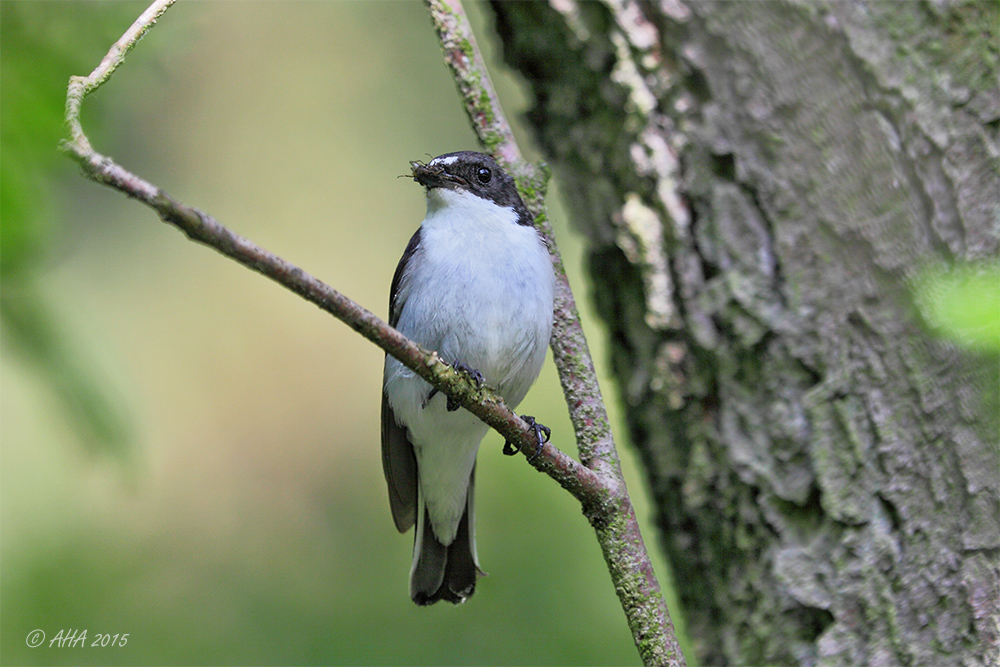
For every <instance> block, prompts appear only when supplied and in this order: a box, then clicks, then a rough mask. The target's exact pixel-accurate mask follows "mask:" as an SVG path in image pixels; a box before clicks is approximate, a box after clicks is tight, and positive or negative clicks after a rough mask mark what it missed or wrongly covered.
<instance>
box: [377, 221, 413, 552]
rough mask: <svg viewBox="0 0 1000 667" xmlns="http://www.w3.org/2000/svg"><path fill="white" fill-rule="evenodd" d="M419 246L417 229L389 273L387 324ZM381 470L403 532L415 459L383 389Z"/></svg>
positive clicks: (394, 317) (392, 321) (409, 520)
mask: <svg viewBox="0 0 1000 667" xmlns="http://www.w3.org/2000/svg"><path fill="white" fill-rule="evenodd" d="M419 245H420V229H419V228H418V229H417V231H416V232H415V233H414V234H413V236H412V237H411V238H410V242H409V243H408V244H407V245H406V250H404V251H403V256H402V257H401V258H400V260H399V264H398V265H397V266H396V273H395V274H393V276H392V286H391V287H390V288H389V325H390V326H396V323H397V322H398V321H399V313H400V311H401V310H402V309H403V302H402V301H400V300H399V298H398V297H399V283H400V282H401V281H402V278H403V273H404V272H405V271H406V265H407V263H408V262H409V261H410V258H411V257H412V256H413V254H414V253H415V252H416V251H417V247H418V246H419ZM382 471H383V472H384V473H385V481H386V484H388V486H389V507H390V508H391V509H392V520H393V521H394V522H395V523H396V529H397V530H398V531H399V532H401V533H405V532H406V531H407V530H409V529H410V526H412V525H413V524H414V523H416V520H417V458H416V456H415V455H414V453H413V445H412V444H410V440H409V438H408V437H407V435H406V427H405V426H400V424H399V423H397V422H396V416H395V415H394V414H393V412H392V408H391V407H390V406H389V401H388V400H387V399H386V396H385V388H384V387H383V390H382Z"/></svg>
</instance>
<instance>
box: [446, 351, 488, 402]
mask: <svg viewBox="0 0 1000 667" xmlns="http://www.w3.org/2000/svg"><path fill="white" fill-rule="evenodd" d="M451 367H452V368H454V369H455V370H456V371H459V372H464V373H465V374H466V375H468V376H469V378H471V379H472V381H473V382H475V383H476V389H477V390H478V389H481V388H482V386H483V382H485V379H484V378H483V374H482V373H480V372H479V371H478V370H477V369H475V368H473V367H472V366H470V365H468V364H463V363H462V362H461V361H456V362H454V363H453V364H452V365H451ZM446 407H447V409H448V412H454V411H455V410H458V409H459V408H460V407H462V406H461V404H460V403H459V402H458V401H456V400H455V399H454V398H452V397H451V396H449V397H448V405H447V406H446Z"/></svg>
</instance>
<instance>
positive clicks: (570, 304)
mask: <svg viewBox="0 0 1000 667" xmlns="http://www.w3.org/2000/svg"><path fill="white" fill-rule="evenodd" d="M425 3H426V5H427V8H428V11H429V13H430V15H431V20H432V22H433V24H434V28H435V30H436V32H437V34H438V39H439V41H440V42H441V48H442V50H443V52H444V58H445V62H446V63H447V64H448V66H449V68H450V69H451V72H452V76H453V78H454V79H455V83H456V85H457V87H458V91H459V94H460V96H461V97H462V100H463V102H464V104H465V110H466V113H467V114H468V116H469V120H470V121H471V123H472V127H473V130H475V132H476V134H477V135H478V137H479V141H480V143H481V144H482V145H483V147H484V148H485V150H487V151H488V152H490V153H492V154H493V156H494V157H495V158H496V159H497V161H498V162H499V163H500V164H501V165H502V166H504V168H506V169H507V170H508V171H509V172H510V173H511V174H512V175H513V176H514V177H515V179H516V180H517V182H518V186H519V189H520V190H521V193H522V196H523V198H524V200H525V204H526V205H527V206H528V208H529V209H530V210H531V212H532V214H533V215H534V216H535V220H536V224H538V225H539V227H540V228H541V229H542V231H543V233H544V234H545V236H546V240H547V242H548V245H549V252H550V254H551V256H552V263H553V266H554V268H555V271H556V303H555V320H554V323H553V335H552V354H553V358H554V360H555V363H556V367H557V369H558V371H559V378H560V382H561V383H562V387H563V393H564V394H565V397H566V403H567V405H568V406H569V412H570V418H571V420H572V422H573V428H574V430H575V432H576V439H577V447H578V449H579V452H580V460H581V461H582V462H583V464H584V465H586V466H587V467H588V468H590V469H592V470H594V471H595V472H597V473H598V474H599V475H600V477H601V479H602V480H604V481H605V483H606V484H607V489H608V494H607V496H605V497H603V498H601V499H600V501H599V502H597V503H594V502H593V501H594V500H596V499H591V500H590V501H584V502H583V508H584V513H585V514H586V516H587V518H588V519H589V520H590V522H591V525H592V526H593V527H594V529H595V531H596V533H597V539H598V541H599V542H600V544H601V549H602V551H603V552H604V558H605V562H606V563H607V565H608V570H609V572H610V573H611V578H612V581H613V582H614V584H615V589H616V590H617V592H618V597H619V600H620V601H621V604H622V608H623V609H624V611H625V615H626V617H627V618H628V622H629V627H630V628H631V630H632V634H633V638H634V639H635V643H636V647H637V648H638V649H639V654H640V655H641V657H642V660H643V662H644V663H645V664H647V665H676V666H681V665H684V664H685V661H684V656H683V654H682V653H681V651H680V646H679V644H678V643H677V637H676V634H675V632H674V627H673V623H672V621H671V620H670V613H669V611H668V610H667V607H666V603H665V602H664V600H663V595H662V593H661V591H660V586H659V582H658V581H657V580H656V575H655V573H654V571H653V567H652V563H651V562H650V560H649V554H648V552H647V551H646V547H645V544H644V543H643V540H642V535H641V534H640V532H639V524H638V521H637V520H636V517H635V510H634V509H633V507H632V503H631V500H630V499H629V496H628V490H627V489H626V487H625V478H624V476H623V474H622V471H621V464H620V462H619V459H618V452H617V450H616V448H615V442H614V436H613V435H612V432H611V427H610V422H609V420H608V415H607V411H606V410H605V408H604V401H603V399H602V398H601V390H600V386H599V385H598V382H597V374H596V372H595V371H594V363H593V360H592V358H591V356H590V351H589V349H588V347H587V341H586V338H585V336H584V334H583V327H582V326H581V324H580V316H579V313H578V312H577V308H576V302H575V300H574V298H573V292H572V290H571V289H570V286H569V280H568V279H567V277H566V271H565V268H564V266H563V262H562V258H561V256H560V254H559V250H558V247H557V246H556V242H555V238H554V237H553V235H552V229H551V225H550V224H549V221H548V217H547V215H546V210H545V201H544V200H545V185H546V178H547V176H548V173H547V170H546V169H544V168H538V167H536V166H534V165H532V164H531V163H529V162H528V161H527V160H525V159H524V157H523V156H522V154H521V151H520V149H519V148H518V146H517V142H516V140H515V139H514V133H513V132H512V131H511V128H510V125H509V124H508V123H507V120H506V118H505V117H504V114H503V112H502V110H501V108H500V103H499V100H498V97H497V94H496V91H495V90H494V88H493V84H492V82H491V80H490V77H489V72H488V71H487V69H486V66H485V64H484V63H483V58H482V55H481V54H480V52H479V47H478V45H477V44H476V39H475V36H474V35H473V33H472V28H471V26H470V25H469V21H468V18H467V17H466V15H465V10H464V9H463V7H462V3H461V0H425Z"/></svg>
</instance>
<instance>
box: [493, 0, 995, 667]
mask: <svg viewBox="0 0 1000 667" xmlns="http://www.w3.org/2000/svg"><path fill="white" fill-rule="evenodd" d="M493 8H494V11H495V12H496V15H497V29H498V32H499V33H500V35H501V38H502V40H503V42H504V47H505V57H506V58H507V60H508V62H509V63H510V64H512V65H513V66H514V67H515V68H516V69H518V70H519V71H520V72H521V73H523V75H524V76H525V77H526V78H527V80H528V82H529V85H530V87H531V89H532V91H533V92H534V95H535V104H534V107H533V109H532V110H531V111H530V113H529V119H530V121H531V123H532V124H533V126H534V127H535V129H536V130H537V136H538V137H539V140H540V143H541V145H542V148H543V150H544V151H545V152H546V153H547V157H548V159H549V160H550V161H551V163H552V165H553V167H554V171H555V174H556V176H557V178H558V179H559V181H560V183H561V184H562V185H563V186H564V188H565V190H566V192H567V199H568V201H569V203H570V205H571V207H572V209H573V212H574V221H575V222H576V223H577V224H578V226H579V228H580V229H581V230H583V231H585V232H586V234H587V235H588V237H589V239H590V244H591V245H590V257H591V263H592V264H591V265H592V273H593V277H594V281H595V291H596V298H597V301H598V303H599V306H600V309H601V311H602V314H603V316H604V317H605V319H606V320H607V323H608V325H609V326H610V329H611V337H612V343H613V353H612V354H613V363H614V368H615V372H616V374H617V377H618V379H619V381H620V383H621V387H622V394H623V396H624V397H625V399H626V403H627V410H628V418H629V426H630V429H631V436H632V440H633V442H634V444H635V446H636V447H638V448H639V450H640V451H641V453H642V456H643V457H644V462H645V465H646V469H647V472H648V476H649V486H650V488H651V490H652V493H653V494H654V496H655V502H656V504H657V507H658V523H659V526H660V529H661V531H662V533H661V540H662V548H663V549H664V551H665V553H666V555H667V557H668V559H669V561H670V563H671V566H672V568H673V570H674V574H675V579H676V581H677V586H678V588H679V594H680V596H681V600H682V606H683V609H682V611H683V612H684V614H685V615H686V617H687V625H688V630H689V634H690V635H691V639H692V641H693V643H694V645H695V647H696V650H697V653H698V655H699V657H700V659H701V661H702V662H703V663H704V664H711V665H716V664H763V663H769V664H802V665H812V664H821V665H845V666H847V665H955V664H961V665H987V664H997V662H998V660H1000V649H998V634H1000V633H998V625H997V615H998V606H1000V603H998V595H997V590H998V589H997V586H998V568H997V555H998V547H1000V535H998V533H1000V523H998V487H1000V483H998V472H997V471H998V458H1000V455H998V445H997V440H998V406H997V402H996V400H997V399H996V388H997V381H998V372H997V371H998V363H997V359H996V357H995V356H994V357H989V358H983V357H981V356H979V357H977V356H976V355H974V354H973V353H970V352H966V351H962V350H960V349H958V348H956V347H955V346H954V345H953V344H951V343H949V342H946V341H942V340H940V339H936V338H934V337H933V336H931V335H930V334H928V333H927V332H926V329H925V328H924V327H923V326H922V323H921V320H922V318H921V313H920V311H919V308H918V307H916V306H915V305H914V303H913V301H912V300H911V299H910V298H909V296H908V295H909V294H910V291H911V288H912V287H913V285H914V282H915V281H916V279H917V276H918V275H919V272H920V271H921V270H922V269H923V268H924V267H926V266H927V265H928V264H933V263H937V264H944V265H946V266H951V265H955V264H956V263H961V262H968V261H971V262H975V261H977V260H983V259H988V258H996V257H997V254H998V246H1000V229H998V227H1000V226H998V224H997V220H998V211H1000V204H998V189H1000V179H998V176H997V173H998V172H997V170H998V140H997V130H998V126H1000V125H998V123H1000V93H998V89H997V77H998V73H1000V68H998V54H997V43H998V34H997V33H998V28H997V26H998V18H1000V14H998V4H997V3H994V2H953V3H950V2H898V3H897V2H881V3H872V4H862V3H858V2H820V1H816V2H814V1H811V0H810V1H808V2H792V1H785V2H768V3H749V2H723V3H716V2H698V3H687V2H682V1H681V0H663V2H661V3H658V4H654V3H635V2H628V1H625V0H622V1H620V2H616V1H611V0H608V1H607V2H602V3H589V2H582V3H577V2H575V1H574V0H550V2H548V3H541V2H538V3H506V2H494V7H493Z"/></svg>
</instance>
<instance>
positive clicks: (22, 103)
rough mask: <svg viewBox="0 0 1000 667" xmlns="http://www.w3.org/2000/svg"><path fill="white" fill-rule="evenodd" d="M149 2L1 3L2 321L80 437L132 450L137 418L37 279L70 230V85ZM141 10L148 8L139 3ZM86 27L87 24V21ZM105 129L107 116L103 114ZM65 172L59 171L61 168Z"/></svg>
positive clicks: (105, 446) (7, 336) (10, 341)
mask: <svg viewBox="0 0 1000 667" xmlns="http://www.w3.org/2000/svg"><path fill="white" fill-rule="evenodd" d="M140 7H141V5H139V4H133V3H108V4H104V5H93V4H91V3H65V2H6V1H5V2H3V3H0V165H2V170H0V279H2V281H3V289H2V290H0V320H2V323H3V331H4V334H5V336H4V341H5V345H6V346H7V347H8V348H9V349H11V350H12V351H14V352H15V353H18V354H21V355H22V356H23V357H24V358H26V359H29V360H30V361H31V362H32V364H33V366H34V368H35V369H36V370H37V372H38V374H39V375H40V376H42V377H43V378H45V380H46V381H47V382H48V383H49V384H50V386H51V387H52V388H53V390H54V391H55V393H56V394H57V395H58V396H59V397H60V399H61V400H62V401H63V403H64V405H65V407H66V410H67V412H68V413H69V415H70V417H71V418H72V420H73V423H74V424H75V425H76V426H77V427H78V430H79V431H80V434H81V436H83V438H84V439H85V440H86V441H87V442H88V443H90V444H91V445H92V446H93V447H95V448H98V449H107V450H109V451H112V452H115V453H116V454H122V453H124V452H125V448H126V443H127V441H128V435H127V434H128V433H129V431H130V427H129V426H128V423H127V418H126V416H125V415H123V414H121V412H120V411H119V410H117V409H116V407H115V402H114V401H112V400H111V399H110V398H109V395H108V394H109V391H108V388H107V387H106V386H105V383H104V382H103V381H102V380H100V379H99V378H100V377H101V376H100V374H99V373H96V372H94V369H93V367H94V366H95V364H93V363H89V362H88V361H87V360H86V359H81V358H80V357H81V350H80V349H79V348H80V346H79V345H75V344H73V343H72V341H71V340H70V338H69V337H68V334H69V332H68V331H67V328H66V327H65V326H64V324H63V322H62V321H61V318H60V316H59V315H58V313H56V312H54V311H53V310H52V308H51V306H50V304H49V302H47V301H46V300H45V299H43V298H42V297H41V294H40V291H39V290H37V289H36V288H35V287H34V284H35V282H36V275H37V273H38V272H39V270H40V269H41V268H42V267H43V266H44V262H45V260H46V258H47V255H48V249H49V248H50V247H51V246H52V245H53V244H54V243H55V240H56V239H57V238H58V237H59V235H60V233H61V232H62V229H61V228H60V227H58V225H56V224H55V222H56V220H57V219H58V214H59V211H58V205H57V203H56V201H57V195H56V193H57V188H58V187H59V180H60V175H61V174H65V173H71V172H67V171H66V170H65V169H61V167H63V165H64V164H66V165H68V161H67V159H66V158H65V157H64V156H63V155H62V154H61V153H60V152H59V150H58V145H59V140H60V139H61V138H63V136H64V135H65V129H64V126H63V110H64V106H65V99H66V85H67V83H68V81H69V77H70V76H71V75H74V74H84V73H86V72H89V71H90V70H91V69H93V67H94V66H95V65H96V64H97V63H98V62H100V58H101V56H102V54H103V53H104V52H106V50H107V49H108V47H109V46H110V45H111V44H112V43H114V41H115V39H117V34H118V33H120V32H121V31H123V30H124V29H125V28H127V27H128V25H129V24H130V22H131V21H132V20H133V19H134V17H135V16H136V15H137V14H136V13H135V12H136V9H137V8H140ZM140 11H141V10H140ZM84 26H85V27H84ZM96 125H97V126H98V128H99V127H100V123H96ZM60 172H61V173H60Z"/></svg>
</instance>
